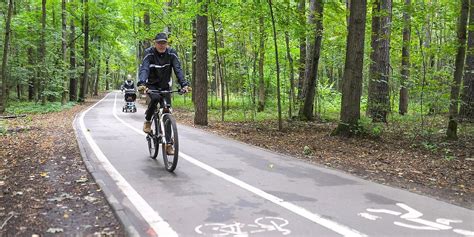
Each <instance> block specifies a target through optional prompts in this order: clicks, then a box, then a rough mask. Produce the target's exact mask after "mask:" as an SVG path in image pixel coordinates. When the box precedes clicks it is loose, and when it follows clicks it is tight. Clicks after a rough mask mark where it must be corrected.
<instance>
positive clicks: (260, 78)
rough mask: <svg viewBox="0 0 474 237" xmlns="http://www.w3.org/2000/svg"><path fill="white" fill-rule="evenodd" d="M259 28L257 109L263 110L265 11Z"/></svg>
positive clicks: (260, 19) (260, 18)
mask: <svg viewBox="0 0 474 237" xmlns="http://www.w3.org/2000/svg"><path fill="white" fill-rule="evenodd" d="M257 4H259V6H258V7H259V9H260V8H261V4H260V1H258V3H257ZM259 30H260V48H259V55H260V58H259V61H258V107H257V111H258V112H262V111H263V110H264V109H265V76H264V68H263V66H264V63H265V39H266V37H267V36H266V34H265V18H264V15H263V12H261V13H260V17H259Z"/></svg>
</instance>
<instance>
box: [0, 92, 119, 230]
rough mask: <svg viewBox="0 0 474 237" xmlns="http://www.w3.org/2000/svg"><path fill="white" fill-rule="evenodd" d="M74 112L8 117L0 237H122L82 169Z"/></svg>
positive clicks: (2, 147)
mask: <svg viewBox="0 0 474 237" xmlns="http://www.w3.org/2000/svg"><path fill="white" fill-rule="evenodd" d="M96 100H97V99H91V100H90V101H88V102H87V103H84V104H83V105H80V106H75V107H74V108H72V109H69V110H66V111H62V112H58V113H50V114H44V115H29V116H27V117H25V118H16V119H8V120H7V121H6V122H7V123H8V132H7V133H6V135H0V157H1V158H0V236H32V235H34V234H37V235H40V236H125V232H124V228H123V227H122V226H121V224H120V222H119V221H118V219H117V218H116V216H115V214H114V212H113V211H112V209H111V207H110V206H109V204H108V202H107V200H106V199H105V197H104V195H103V193H102V191H101V189H100V188H99V186H98V185H97V184H96V183H95V182H94V179H93V177H92V176H91V175H90V174H89V172H88V171H87V169H86V166H85V164H84V162H83V161H82V157H81V154H80V151H79V148H78V146H77V142H76V137H75V134H74V129H73V126H72V124H73V120H74V116H75V115H76V114H77V113H79V112H80V111H81V110H83V109H85V108H87V107H88V106H90V105H92V102H95V101H96Z"/></svg>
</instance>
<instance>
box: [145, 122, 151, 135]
mask: <svg viewBox="0 0 474 237" xmlns="http://www.w3.org/2000/svg"><path fill="white" fill-rule="evenodd" d="M143 132H145V133H150V132H151V121H145V123H144V124H143Z"/></svg>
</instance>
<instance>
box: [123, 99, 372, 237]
mask: <svg viewBox="0 0 474 237" xmlns="http://www.w3.org/2000/svg"><path fill="white" fill-rule="evenodd" d="M115 99H117V96H115ZM115 104H116V103H115V102H114V116H115V117H116V118H117V119H118V120H119V121H120V122H122V123H123V124H125V125H126V126H127V127H129V128H131V129H132V130H134V131H135V132H137V133H139V134H144V133H143V131H141V130H138V129H136V128H135V127H133V126H131V125H129V124H128V123H127V122H125V121H123V120H122V119H120V118H119V117H118V116H117V115H116V113H115ZM179 156H180V157H182V158H184V159H185V160H187V161H189V162H190V163H192V164H194V165H196V166H198V167H200V168H202V169H204V170H206V171H208V172H209V173H212V174H214V175H217V176H219V177H221V178H223V179H225V180H227V181H229V182H231V183H233V184H235V185H237V186H239V187H241V188H243V189H245V190H247V191H249V192H251V193H254V194H256V195H258V196H260V197H262V198H265V199H266V200H268V201H271V202H273V203H275V204H277V205H279V206H281V207H283V208H285V209H287V210H289V211H291V212H293V213H295V214H298V215H300V216H302V217H304V218H306V219H308V220H310V221H313V222H315V223H317V224H319V225H322V226H324V227H326V228H328V229H330V230H332V231H334V232H337V233H339V234H341V235H343V236H367V235H365V234H363V233H360V232H359V231H357V230H354V229H351V228H349V227H347V226H344V225H341V224H339V223H337V222H334V221H332V220H328V219H325V218H323V217H322V216H321V215H319V214H316V213H312V212H310V211H308V210H306V209H304V208H303V207H300V206H297V205H295V204H293V203H290V202H286V201H284V200H283V199H281V198H279V197H276V196H274V195H271V194H269V193H266V192H265V191H263V190H261V189H258V188H256V187H254V186H252V185H250V184H247V183H245V182H243V181H241V180H239V179H237V178H234V177H232V176H230V175H228V174H225V173H223V172H222V171H219V170H217V169H216V168H213V167H211V166H209V165H207V164H205V163H203V162H201V161H198V160H196V159H195V158H193V157H191V156H189V155H186V154H184V153H183V152H179Z"/></svg>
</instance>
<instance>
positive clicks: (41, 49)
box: [39, 0, 46, 105]
mask: <svg viewBox="0 0 474 237" xmlns="http://www.w3.org/2000/svg"><path fill="white" fill-rule="evenodd" d="M39 57H40V60H41V69H40V77H39V78H40V81H41V82H40V83H41V92H40V93H41V94H40V95H41V105H46V96H45V90H46V71H45V68H46V65H45V64H46V60H45V59H46V0H42V1H41V36H40V47H39Z"/></svg>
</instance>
